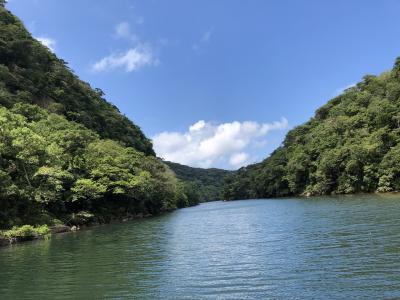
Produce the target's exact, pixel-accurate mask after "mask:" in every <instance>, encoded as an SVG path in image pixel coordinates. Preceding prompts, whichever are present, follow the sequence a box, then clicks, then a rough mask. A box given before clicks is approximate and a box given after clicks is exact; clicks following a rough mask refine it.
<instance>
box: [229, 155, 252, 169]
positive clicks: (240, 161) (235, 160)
mask: <svg viewBox="0 0 400 300" xmlns="http://www.w3.org/2000/svg"><path fill="white" fill-rule="evenodd" d="M248 159H249V155H248V154H247V153H245V152H239V153H234V154H232V155H231V157H230V158H229V164H230V165H232V166H235V167H239V166H243V165H244V164H246V162H247V161H248Z"/></svg>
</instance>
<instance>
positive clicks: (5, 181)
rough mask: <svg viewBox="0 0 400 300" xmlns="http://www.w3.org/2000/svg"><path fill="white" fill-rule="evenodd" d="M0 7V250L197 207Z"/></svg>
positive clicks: (94, 95)
mask: <svg viewBox="0 0 400 300" xmlns="http://www.w3.org/2000/svg"><path fill="white" fill-rule="evenodd" d="M2 3H3V2H0V242H1V240H2V238H1V236H6V237H7V239H8V238H10V239H14V238H20V239H26V238H32V237H35V236H37V235H42V234H45V233H47V232H48V228H47V227H46V226H47V225H49V226H55V225H61V224H67V225H71V226H72V225H83V224H89V223H104V222H109V221H111V220H113V219H126V218H130V217H135V216H143V215H152V214H158V213H160V212H163V211H169V210H172V209H175V208H178V207H185V206H189V205H195V204H197V203H198V194H197V192H196V191H195V190H193V189H192V186H191V185H189V184H187V183H184V182H182V181H180V180H178V179H177V178H176V177H175V175H174V173H173V172H172V171H171V170H170V169H169V167H168V166H166V165H165V164H164V163H163V162H162V161H161V160H160V159H158V158H156V157H155V156H154V151H153V149H152V144H151V142H150V141H149V140H148V139H147V138H146V137H145V136H144V134H143V133H142V131H141V130H140V129H139V127H137V126H136V125H135V124H133V123H132V122H131V121H130V120H128V119H127V118H126V117H124V116H123V115H121V114H120V113H119V111H118V109H117V108H116V107H114V106H113V105H111V104H110V103H108V102H107V101H106V100H105V99H104V98H103V97H102V93H101V91H100V90H93V89H92V88H90V86H89V85H88V84H87V83H84V82H83V81H81V80H79V78H78V77H77V76H75V75H74V74H73V73H72V72H71V70H69V69H68V67H67V66H66V63H65V62H63V61H62V60H60V59H58V58H57V57H56V56H55V55H54V54H53V53H51V52H50V51H49V50H48V49H47V48H46V47H45V46H43V45H42V44H41V43H39V42H38V41H36V40H35V39H33V38H32V37H31V35H30V34H29V33H28V32H27V31H26V29H25V28H24V26H23V25H22V23H21V22H20V21H19V20H18V19H17V18H16V17H15V16H13V15H12V14H11V13H10V12H8V11H7V10H6V9H5V8H4V7H3V6H2V5H1V4H2ZM15 226H16V227H15ZM18 226H22V227H18ZM12 227H13V229H12V230H9V231H7V232H2V230H5V229H10V228H12ZM14 227H15V228H14Z"/></svg>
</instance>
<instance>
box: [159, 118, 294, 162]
mask: <svg viewBox="0 0 400 300" xmlns="http://www.w3.org/2000/svg"><path fill="white" fill-rule="evenodd" d="M287 127H288V121H287V120H286V119H285V118H282V119H281V120H280V121H276V122H273V123H264V124H260V123H258V122H253V121H246V122H238V121H234V122H231V123H223V124H214V123H211V122H205V121H204V120H200V121H198V122H196V123H195V124H193V125H192V126H190V127H189V129H188V131H187V132H184V133H180V132H162V133H159V134H157V135H155V136H154V137H153V145H154V149H155V151H156V153H157V155H158V156H160V157H162V158H164V159H166V160H169V161H173V162H178V163H182V164H187V165H191V166H198V167H205V168H207V167H211V166H215V165H216V164H219V165H226V164H229V165H230V166H231V167H240V166H243V165H245V164H247V163H249V157H250V156H249V154H248V153H247V152H245V151H246V149H248V148H250V147H252V146H254V145H253V144H256V143H257V142H259V141H260V140H261V139H263V138H265V136H266V134H267V133H268V132H270V131H271V130H278V129H286V128H287Z"/></svg>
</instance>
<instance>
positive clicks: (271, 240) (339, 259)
mask: <svg viewBox="0 0 400 300" xmlns="http://www.w3.org/2000/svg"><path fill="white" fill-rule="evenodd" d="M399 255H400V197H399V196H385V197H378V196H357V197H340V198H314V199H284V200H250V201H236V202H214V203H208V204H203V205H200V206H197V207H193V208H187V209H182V210H179V211H176V212H173V213H171V214H168V215H165V216H162V217H157V218H152V219H147V220H137V221H133V222H129V223H124V224H113V225H107V226H102V227H97V228H93V229H90V230H87V231H82V232H78V233H71V234H65V235H59V236H55V237H53V238H52V239H50V240H47V241H37V242H32V243H25V244H20V245H16V246H13V247H6V248H2V249H0V298H1V299H104V298H106V299H395V298H400V256H399Z"/></svg>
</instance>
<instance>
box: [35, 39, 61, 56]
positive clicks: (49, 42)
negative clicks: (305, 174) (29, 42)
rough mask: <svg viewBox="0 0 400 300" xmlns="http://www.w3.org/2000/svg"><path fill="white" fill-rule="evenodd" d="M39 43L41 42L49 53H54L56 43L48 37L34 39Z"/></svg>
mask: <svg viewBox="0 0 400 300" xmlns="http://www.w3.org/2000/svg"><path fill="white" fill-rule="evenodd" d="M35 39H37V40H38V41H39V42H41V43H42V44H43V45H44V46H46V47H47V48H49V49H50V51H51V52H54V51H55V48H56V44H57V42H56V41H55V40H54V39H51V38H48V37H43V36H41V37H35Z"/></svg>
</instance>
